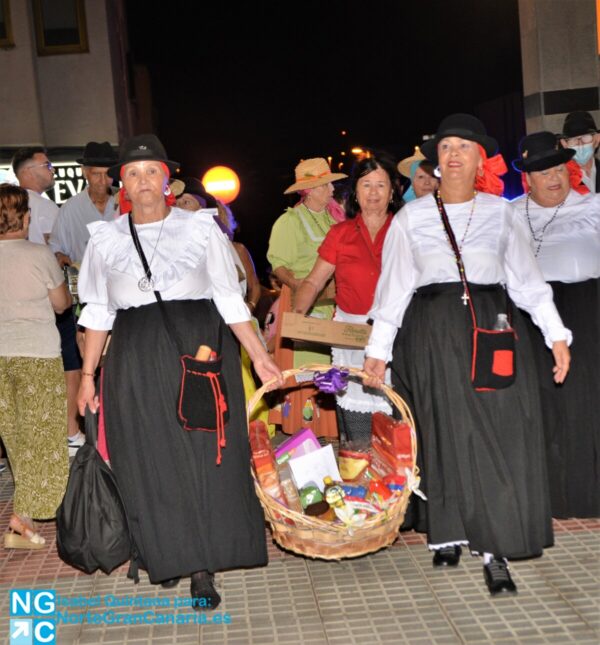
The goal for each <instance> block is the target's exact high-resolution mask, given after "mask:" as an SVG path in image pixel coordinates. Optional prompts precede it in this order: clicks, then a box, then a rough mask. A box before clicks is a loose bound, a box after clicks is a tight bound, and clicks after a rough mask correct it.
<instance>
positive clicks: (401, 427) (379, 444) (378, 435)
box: [371, 412, 413, 474]
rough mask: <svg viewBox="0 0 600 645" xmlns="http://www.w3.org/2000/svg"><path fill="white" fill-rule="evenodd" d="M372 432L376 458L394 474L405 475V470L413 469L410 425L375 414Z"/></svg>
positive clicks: (379, 413) (381, 414)
mask: <svg viewBox="0 0 600 645" xmlns="http://www.w3.org/2000/svg"><path fill="white" fill-rule="evenodd" d="M371 430H372V432H371V443H372V446H373V451H374V453H375V454H374V458H375V456H377V457H379V459H380V460H381V461H383V462H384V463H386V464H387V465H388V466H389V467H390V470H391V472H394V473H398V474H404V469H405V468H412V466H413V463H412V443H411V437H410V426H409V425H408V423H406V422H404V421H396V420H395V419H392V417H390V416H388V415H387V414H384V413H383V412H375V414H373V418H372V426H371ZM384 474H387V473H384Z"/></svg>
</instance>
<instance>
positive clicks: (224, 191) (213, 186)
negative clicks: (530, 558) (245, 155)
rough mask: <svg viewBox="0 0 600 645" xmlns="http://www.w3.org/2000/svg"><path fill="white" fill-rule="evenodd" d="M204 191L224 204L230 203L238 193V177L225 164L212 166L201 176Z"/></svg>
mask: <svg viewBox="0 0 600 645" xmlns="http://www.w3.org/2000/svg"><path fill="white" fill-rule="evenodd" d="M202 183H203V185H204V188H206V192H208V193H210V194H211V195H213V196H214V197H216V198H217V199H218V200H219V201H222V202H223V203H224V204H230V203H231V202H232V201H233V200H234V199H235V198H236V197H237V196H238V195H239V194H240V178H239V177H238V176H237V174H236V173H235V172H234V171H233V170H231V168H227V166H214V167H213V168H211V169H210V170H209V171H207V172H206V173H205V174H204V177H202Z"/></svg>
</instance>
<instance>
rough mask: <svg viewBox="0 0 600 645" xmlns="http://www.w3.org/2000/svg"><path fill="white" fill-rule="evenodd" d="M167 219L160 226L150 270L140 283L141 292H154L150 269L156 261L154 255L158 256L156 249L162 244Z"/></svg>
mask: <svg viewBox="0 0 600 645" xmlns="http://www.w3.org/2000/svg"><path fill="white" fill-rule="evenodd" d="M166 219H167V218H166V217H163V220H162V223H161V225H160V230H159V231H158V237H157V238H156V244H155V245H154V250H153V251H152V257H151V258H150V262H148V269H147V271H146V272H145V274H144V275H143V276H142V277H141V278H140V279H139V281H138V289H139V290H140V291H143V292H147V291H154V278H153V277H152V273H151V272H150V267H151V266H152V260H154V255H155V254H156V249H157V248H158V243H159V242H160V236H161V235H162V231H163V226H164V225H165V220H166Z"/></svg>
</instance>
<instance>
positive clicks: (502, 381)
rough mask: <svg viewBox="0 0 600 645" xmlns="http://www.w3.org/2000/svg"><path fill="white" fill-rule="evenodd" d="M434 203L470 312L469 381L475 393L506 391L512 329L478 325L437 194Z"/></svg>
mask: <svg viewBox="0 0 600 645" xmlns="http://www.w3.org/2000/svg"><path fill="white" fill-rule="evenodd" d="M435 201H436V203H437V207H438V210H439V212H440V217H441V218H442V223H443V225H444V229H445V230H446V235H447V237H448V241H449V242H450V246H451V247H452V250H453V251H454V256H455V257H456V264H457V265H458V274H459V275H460V279H461V282H462V284H463V287H464V290H465V291H464V297H465V298H466V301H467V302H468V304H469V309H470V311H471V319H472V321H473V349H472V361H471V381H472V383H473V387H474V388H475V389H476V390H477V391H478V392H486V391H490V390H500V389H503V388H506V387H509V386H510V385H512V384H513V383H514V382H515V375H516V365H515V341H516V337H517V336H516V334H515V330H514V329H512V327H510V328H509V329H484V328H482V327H479V326H478V325H477V318H476V316H475V307H474V305H473V297H472V296H471V290H470V289H469V283H468V282H467V275H466V273H465V266H464V264H463V261H462V257H461V254H460V249H459V248H458V244H457V243H456V238H455V236H454V231H453V230H452V226H451V225H450V221H449V220H448V214H447V213H446V209H445V208H444V203H443V202H442V198H441V197H440V194H439V191H437V192H436V193H435ZM506 300H507V305H508V306H507V316H508V320H509V323H510V321H511V309H510V304H509V300H508V295H507V298H506ZM467 302H465V304H467Z"/></svg>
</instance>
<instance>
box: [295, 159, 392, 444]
mask: <svg viewBox="0 0 600 645" xmlns="http://www.w3.org/2000/svg"><path fill="white" fill-rule="evenodd" d="M395 180H396V170H395V168H394V166H393V165H392V164H390V163H389V162H387V161H386V160H384V159H379V158H377V157H369V158H365V159H363V160H362V161H361V162H360V163H358V164H357V166H356V169H355V171H354V172H353V174H352V179H351V192H350V197H349V199H348V206H347V208H346V216H347V218H348V219H347V220H346V221H344V222H341V223H340V224H336V225H335V226H333V227H332V228H331V229H330V230H329V233H328V234H327V236H326V237H325V240H324V241H323V243H322V244H321V246H320V247H319V252H318V253H319V256H318V258H317V261H316V262H315V265H314V267H313V269H312V271H311V272H310V274H309V275H308V276H307V277H306V278H305V279H304V281H303V282H302V284H301V286H300V287H299V288H298V291H297V293H296V298H295V304H294V310H295V311H296V312H298V313H306V312H307V311H308V309H309V308H310V306H311V304H312V303H313V301H314V299H315V298H316V296H317V294H318V293H320V292H321V290H322V289H323V287H324V286H325V284H326V282H327V281H328V280H329V279H330V278H331V276H332V275H334V274H335V284H336V313H335V316H334V320H339V321H342V322H351V323H365V322H366V321H367V318H368V312H369V309H370V308H371V305H372V304H373V298H374V296H375V287H376V285H377V280H378V278H379V273H380V272H381V253H382V250H383V241H384V239H385V235H386V233H387V230H388V228H389V225H390V223H391V221H392V215H393V213H395V212H396V210H398V208H399V206H400V197H399V195H398V193H397V190H396V186H397V183H396V181H395ZM332 357H333V362H334V364H336V365H343V366H345V367H362V365H363V362H364V351H363V350H362V349H341V348H339V347H333V348H332ZM378 410H380V411H382V412H386V413H388V414H389V413H390V412H391V408H390V406H389V404H388V402H387V400H386V398H385V397H384V396H383V395H382V394H381V393H380V392H378V391H377V390H373V389H371V388H365V387H364V386H363V385H362V384H361V383H354V382H351V383H349V385H348V388H347V389H346V391H345V392H344V393H342V394H340V395H338V397H337V412H338V415H337V416H338V425H339V430H340V436H341V437H342V438H345V439H346V440H347V441H350V442H352V443H353V445H354V446H356V447H358V448H360V447H363V446H366V445H368V444H369V443H370V435H371V414H372V413H373V412H376V411H378Z"/></svg>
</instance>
